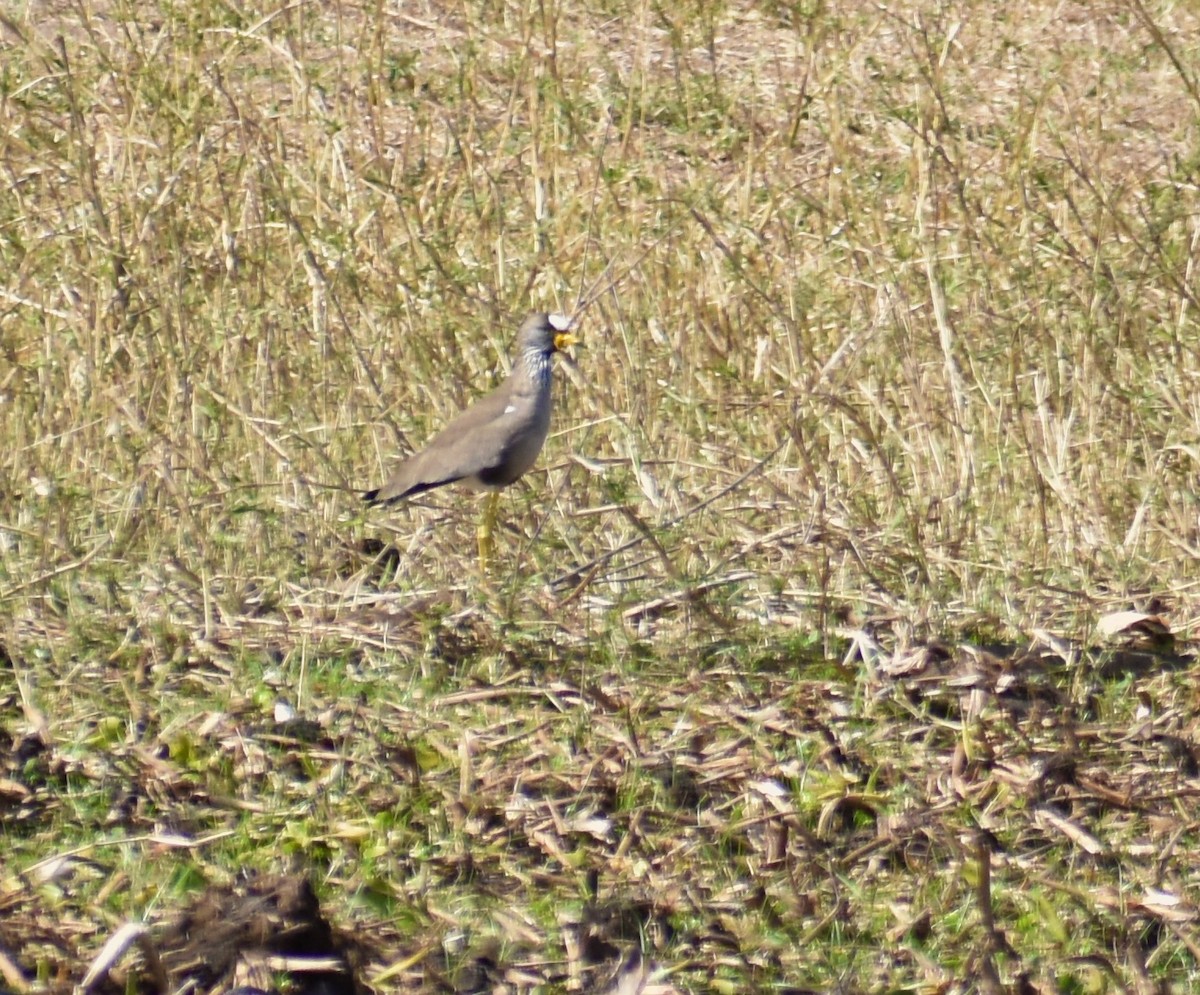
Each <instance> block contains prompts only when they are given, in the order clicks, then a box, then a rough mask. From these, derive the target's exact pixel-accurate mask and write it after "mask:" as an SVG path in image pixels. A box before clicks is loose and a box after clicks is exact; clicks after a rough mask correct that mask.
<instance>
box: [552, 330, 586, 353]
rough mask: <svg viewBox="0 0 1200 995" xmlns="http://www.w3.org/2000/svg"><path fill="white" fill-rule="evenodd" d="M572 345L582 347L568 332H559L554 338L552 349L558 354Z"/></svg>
mask: <svg viewBox="0 0 1200 995" xmlns="http://www.w3.org/2000/svg"><path fill="white" fill-rule="evenodd" d="M573 345H582V343H581V342H580V341H579V339H577V338H576V337H575V336H574V335H572V334H571V333H570V332H559V333H558V334H557V335H555V336H554V348H555V349H557V350H558V351H559V352H562V351H563V350H564V349H566V348H568V347H569V346H573Z"/></svg>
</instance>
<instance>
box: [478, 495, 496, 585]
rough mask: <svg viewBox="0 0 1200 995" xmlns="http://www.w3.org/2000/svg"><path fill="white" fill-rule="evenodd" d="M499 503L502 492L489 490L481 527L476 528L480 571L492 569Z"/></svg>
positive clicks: (484, 571)
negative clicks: (493, 532)
mask: <svg viewBox="0 0 1200 995" xmlns="http://www.w3.org/2000/svg"><path fill="white" fill-rule="evenodd" d="M499 505H500V492H499V491H491V492H489V493H488V496H487V501H486V503H485V504H484V506H483V518H482V519H480V522H479V527H478V528H477V529H476V530H475V538H476V539H477V540H478V542H479V572H480V573H487V572H488V571H489V570H490V569H491V565H492V553H493V552H494V551H495V548H496V546H495V543H494V542H493V541H492V530H493V529H494V528H495V526H496V509H497V508H498V507H499Z"/></svg>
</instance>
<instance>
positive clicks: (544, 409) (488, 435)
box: [363, 313, 580, 573]
mask: <svg viewBox="0 0 1200 995" xmlns="http://www.w3.org/2000/svg"><path fill="white" fill-rule="evenodd" d="M570 325H571V321H570V319H569V318H567V317H565V316H564V315H560V314H546V313H536V314H531V315H530V316H529V317H528V318H526V319H525V321H524V322H523V323H522V324H521V327H520V329H519V330H518V332H517V338H516V344H515V347H514V349H515V353H516V355H515V358H514V360H513V364H512V372H511V373H510V374H509V375H508V379H506V380H505V381H504V382H503V383H502V384H501V385H500V386H499V387H497V388H496V389H495V390H494V391H492V392H491V393H490V394H488V395H487V396H486V397H482V398H480V399H479V400H478V401H476V402H475V403H474V404H473V405H471V406H470V407H468V408H467V409H466V410H465V411H462V412H460V413H459V414H458V415H457V416H456V417H455V418H453V419H452V420H451V421H450V423H449V424H448V425H447V426H446V427H445V428H443V429H442V430H441V431H440V432H439V433H438V434H437V435H435V436H434V437H433V438H432V439H431V440H430V441H429V443H428V445H426V446H425V448H424V449H422V450H421V451H420V452H417V453H415V454H413V455H412V456H410V457H409V458H408V459H406V460H405V461H404V462H403V463H401V464H400V465H399V466H398V467H397V468H396V469H395V471H394V472H393V473H392V475H391V476H390V477H389V478H388V480H387V482H386V483H384V484H383V485H381V486H379V487H376V488H374V489H373V490H369V491H367V492H366V493H365V494H363V500H364V501H366V502H367V503H368V504H371V505H390V504H395V503H396V502H398V501H403V500H405V499H406V498H411V497H413V496H415V495H417V494H422V493H424V492H425V491H430V490H433V489H434V488H435V487H443V486H445V485H446V484H453V483H463V484H466V485H467V486H468V487H470V488H471V489H472V490H486V491H489V492H490V493H489V494H488V499H487V504H486V505H485V507H484V514H483V519H482V521H481V523H480V525H479V527H478V529H477V540H478V545H479V565H480V570H481V571H483V572H485V573H486V572H487V570H488V567H489V564H490V562H491V555H492V529H493V526H494V525H495V521H496V508H497V505H498V503H499V492H500V489H501V488H504V487H507V486H508V485H509V484H511V483H513V482H514V481H516V480H518V479H519V478H520V477H521V476H522V475H523V474H524V473H525V472H526V471H527V470H529V468H530V467H532V466H533V464H534V463H535V462H536V460H537V458H538V454H539V453H540V452H541V451H542V446H543V444H544V443H545V441H546V436H547V435H548V434H549V432H550V376H551V374H550V371H551V357H552V356H553V355H554V353H556V352H560V351H562V350H564V349H567V348H570V347H571V346H573V345H578V344H580V340H579V339H578V338H577V337H576V336H575V335H574V334H573V333H571V332H570V331H568V329H569V328H570Z"/></svg>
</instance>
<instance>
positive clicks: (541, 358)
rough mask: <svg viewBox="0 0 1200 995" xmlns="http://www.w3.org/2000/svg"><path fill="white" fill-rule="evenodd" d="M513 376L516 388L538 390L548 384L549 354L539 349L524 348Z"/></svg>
mask: <svg viewBox="0 0 1200 995" xmlns="http://www.w3.org/2000/svg"><path fill="white" fill-rule="evenodd" d="M513 378H514V379H516V380H518V384H517V385H516V386H517V389H518V390H519V389H521V388H524V387H526V385H528V387H527V389H529V390H531V391H534V392H536V391H539V390H541V389H543V388H544V387H547V386H549V384H550V356H549V354H548V353H545V352H542V350H541V349H526V350H525V351H524V352H523V353H521V358H520V359H519V360H518V361H517V366H516V368H515V369H514V370H513Z"/></svg>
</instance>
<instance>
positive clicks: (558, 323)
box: [547, 314, 571, 332]
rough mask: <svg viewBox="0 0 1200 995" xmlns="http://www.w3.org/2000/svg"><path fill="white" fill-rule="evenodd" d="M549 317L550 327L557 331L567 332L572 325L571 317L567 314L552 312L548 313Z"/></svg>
mask: <svg viewBox="0 0 1200 995" xmlns="http://www.w3.org/2000/svg"><path fill="white" fill-rule="evenodd" d="M547 317H548V320H549V322H550V327H551V328H553V329H554V330H555V331H556V332H565V331H566V330H567V329H568V328H570V327H571V319H570V318H568V317H567V316H566V315H565V314H552V315H548V316H547Z"/></svg>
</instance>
